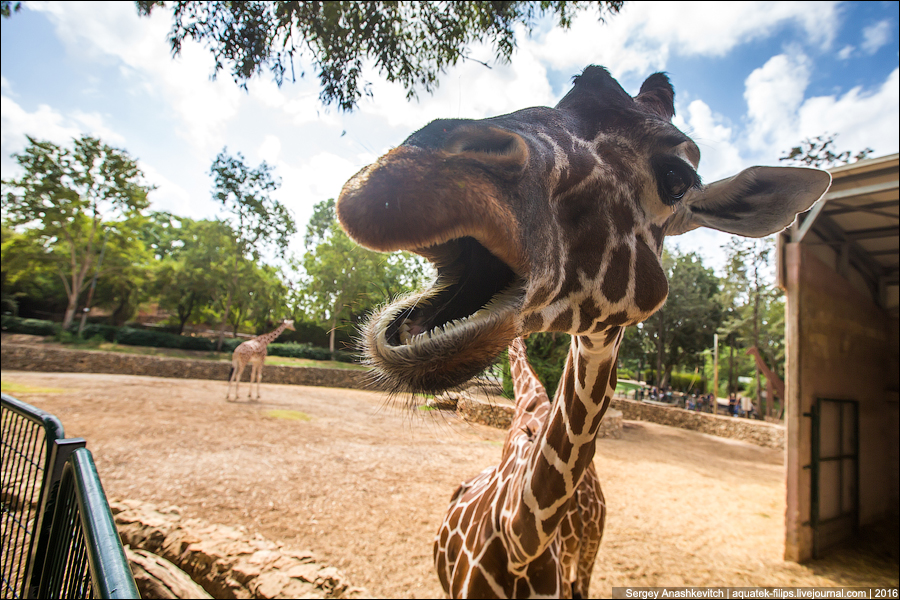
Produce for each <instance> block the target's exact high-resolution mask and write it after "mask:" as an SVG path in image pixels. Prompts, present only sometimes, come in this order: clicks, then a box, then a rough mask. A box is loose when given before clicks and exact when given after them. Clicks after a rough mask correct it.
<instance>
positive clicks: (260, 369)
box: [256, 359, 265, 400]
mask: <svg viewBox="0 0 900 600" xmlns="http://www.w3.org/2000/svg"><path fill="white" fill-rule="evenodd" d="M264 360H265V359H263V360H261V361H259V367H257V371H256V399H257V400H259V398H260V390H259V387H260V385H262V372H263V365H264V364H265V363H264V362H263V361H264Z"/></svg>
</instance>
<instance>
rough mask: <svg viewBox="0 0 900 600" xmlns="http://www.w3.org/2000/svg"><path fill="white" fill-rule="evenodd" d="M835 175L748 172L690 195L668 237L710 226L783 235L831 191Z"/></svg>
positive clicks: (796, 170) (753, 169)
mask: <svg viewBox="0 0 900 600" xmlns="http://www.w3.org/2000/svg"><path fill="white" fill-rule="evenodd" d="M830 185H831V175H830V174H829V173H828V172H827V171H821V170H819V169H806V168H798V167H750V168H749V169H745V170H743V171H741V172H740V173H738V174H737V175H735V176H734V177H730V178H728V179H723V180H721V181H716V182H715V183H711V184H709V185H705V186H703V187H702V188H701V189H699V190H692V191H691V192H689V193H688V194H687V195H686V196H685V198H684V200H683V201H682V203H681V205H680V206H679V207H678V209H677V210H676V212H675V214H673V215H672V216H671V217H669V220H668V221H666V224H665V232H666V235H680V234H682V233H686V232H688V231H691V230H692V229H696V228H697V227H711V228H712V229H718V230H719V231H725V232H727V233H734V234H736V235H742V236H744V237H765V236H767V235H770V234H772V233H775V232H777V231H781V230H782V229H784V228H785V227H787V226H788V225H790V224H791V223H793V221H794V218H796V216H797V213H801V212H803V211H805V210H807V209H809V207H810V206H812V205H813V204H814V203H815V202H816V200H818V199H819V198H821V197H822V195H823V194H824V193H825V192H826V191H827V190H828V187H829V186H830Z"/></svg>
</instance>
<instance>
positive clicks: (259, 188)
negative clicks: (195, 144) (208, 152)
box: [209, 148, 297, 348]
mask: <svg viewBox="0 0 900 600" xmlns="http://www.w3.org/2000/svg"><path fill="white" fill-rule="evenodd" d="M209 172H210V175H212V177H213V179H214V181H215V188H214V190H213V197H214V198H215V199H216V200H218V201H219V202H221V203H222V206H223V207H224V209H225V216H224V218H223V222H225V223H227V224H228V225H229V226H230V228H231V234H232V239H233V240H234V244H233V246H232V252H231V256H230V257H229V258H228V262H229V263H231V273H230V276H229V277H228V278H227V279H226V281H227V282H228V283H227V284H226V286H227V287H226V289H227V290H228V293H227V296H226V298H225V302H224V311H223V316H222V326H221V330H220V332H219V341H218V348H221V347H222V341H223V338H224V336H225V327H226V325H227V324H228V322H229V317H230V312H231V309H232V304H233V303H234V302H235V300H237V301H238V305H237V306H235V308H237V309H238V310H239V311H240V310H241V309H242V307H243V304H242V303H243V302H244V300H245V299H244V297H243V296H241V297H238V296H239V294H241V293H242V292H243V293H244V294H245V295H246V294H247V293H249V292H251V291H252V290H251V289H249V288H248V287H246V286H243V285H240V284H241V282H242V281H246V277H242V275H241V272H242V269H243V270H244V271H246V270H247V266H246V265H245V264H244V263H246V262H247V261H248V260H250V259H253V260H254V261H258V260H259V259H260V257H261V256H262V255H263V254H264V251H265V250H266V249H274V250H281V251H283V250H285V249H286V248H287V245H288V242H289V241H290V238H291V236H292V235H294V234H295V233H296V232H297V226H296V224H295V223H294V218H293V217H292V216H291V214H290V211H289V210H288V209H287V207H286V206H284V205H283V204H282V203H281V202H279V201H278V200H276V199H274V198H273V197H272V195H271V194H272V192H274V191H276V190H277V189H278V188H279V187H281V182H280V181H279V180H278V179H276V178H275V175H274V173H273V171H272V168H271V167H270V166H269V165H268V164H266V162H265V161H263V162H262V163H261V164H260V165H259V166H258V167H256V168H255V169H254V168H251V167H249V166H247V165H246V164H245V163H244V157H243V156H242V155H241V154H240V153H238V154H237V156H231V155H230V154H228V149H227V148H224V149H223V150H222V152H220V153H219V155H218V156H217V157H216V159H215V161H213V164H212V167H211V168H210V171H209ZM251 271H252V270H251ZM238 322H239V320H238ZM232 324H233V325H234V320H233V319H232ZM235 329H236V326H235Z"/></svg>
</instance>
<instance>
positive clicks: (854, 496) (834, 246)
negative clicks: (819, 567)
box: [778, 154, 900, 561]
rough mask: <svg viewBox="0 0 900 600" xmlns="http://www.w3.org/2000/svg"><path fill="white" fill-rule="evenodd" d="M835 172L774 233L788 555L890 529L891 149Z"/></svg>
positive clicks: (894, 290) (894, 462) (894, 161)
mask: <svg viewBox="0 0 900 600" xmlns="http://www.w3.org/2000/svg"><path fill="white" fill-rule="evenodd" d="M830 172H831V174H832V177H833V183H832V186H831V189H829V191H828V193H827V194H826V195H825V197H824V198H823V200H821V201H820V202H818V203H817V204H816V205H814V206H813V208H812V209H811V210H809V211H808V212H806V213H804V214H803V215H800V217H798V220H797V222H796V223H795V224H794V225H793V226H792V227H791V228H790V229H788V230H787V231H785V232H784V233H782V234H781V235H780V236H779V240H778V242H779V243H778V257H779V268H778V272H779V280H780V281H779V283H780V285H781V286H782V287H783V288H784V289H785V290H786V293H787V318H786V359H787V365H786V388H787V389H786V399H787V410H786V412H785V426H786V434H787V435H786V441H787V443H786V457H785V460H786V477H787V504H786V514H785V559H786V560H792V561H805V560H809V559H811V558H816V557H818V556H820V555H821V554H822V553H824V552H825V551H826V550H827V549H828V548H829V547H831V546H833V545H835V544H837V543H839V542H842V541H844V540H846V539H848V538H851V537H852V536H854V535H856V534H858V533H859V531H860V529H861V528H866V527H870V526H876V525H877V526H878V527H879V528H880V529H881V531H883V532H885V531H886V532H887V533H888V534H892V535H893V536H896V535H897V532H896V529H897V523H898V520H897V519H898V504H900V493H898V490H900V483H898V473H900V466H898V448H900V435H898V422H900V420H898V388H900V385H898V383H900V380H898V378H900V375H898V373H900V352H898V339H900V326H898V304H900V303H898V283H900V281H898V239H900V230H898V223H900V221H898V155H897V154H893V155H890V156H885V157H882V158H874V159H868V160H862V161H859V162H857V163H854V164H850V165H844V166H840V167H836V168H833V169H831V170H830ZM885 524H887V527H888V529H885Z"/></svg>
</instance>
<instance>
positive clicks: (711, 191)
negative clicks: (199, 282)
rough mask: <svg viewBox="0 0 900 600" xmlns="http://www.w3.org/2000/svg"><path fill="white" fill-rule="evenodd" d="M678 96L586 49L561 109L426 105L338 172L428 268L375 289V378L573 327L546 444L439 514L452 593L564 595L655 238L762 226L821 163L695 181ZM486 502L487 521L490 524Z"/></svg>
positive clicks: (485, 360)
mask: <svg viewBox="0 0 900 600" xmlns="http://www.w3.org/2000/svg"><path fill="white" fill-rule="evenodd" d="M674 95H675V92H674V90H673V88H672V85H671V84H670V83H669V79H668V77H666V76H665V75H664V74H662V73H657V74H654V75H651V76H650V77H649V78H648V79H647V80H646V81H645V82H644V84H643V85H642V86H641V90H640V93H639V94H638V95H637V96H635V97H633V98H632V97H631V96H630V95H629V94H628V93H626V92H625V91H624V90H623V89H622V88H621V87H620V86H619V84H618V83H617V82H616V81H615V79H613V78H612V76H610V74H609V73H608V72H607V71H606V69H604V68H602V67H597V66H590V67H588V68H586V69H585V70H584V72H583V73H582V74H581V75H580V76H578V77H576V78H575V83H574V86H573V88H572V89H571V90H570V91H569V93H568V94H566V96H565V97H564V98H563V99H562V100H561V101H560V102H559V104H558V105H557V106H556V108H546V107H537V108H527V109H524V110H520V111H517V112H514V113H511V114H508V115H502V116H499V117H493V118H489V119H483V120H479V121H474V120H464V119H440V120H437V121H433V122H431V123H430V124H428V125H427V126H425V127H424V128H422V129H420V130H419V131H417V132H415V133H413V134H412V135H411V136H410V137H409V138H407V140H406V141H405V142H404V143H403V144H401V145H400V146H398V147H397V148H394V149H393V150H391V151H390V152H388V153H387V154H386V155H384V156H383V157H381V158H379V159H378V160H377V161H376V162H375V163H374V164H372V165H370V166H368V167H366V168H364V169H363V170H361V171H360V172H359V173H357V174H356V175H355V176H354V177H353V178H352V179H350V180H349V181H348V182H347V183H346V184H345V185H344V189H343V190H342V192H341V195H340V198H339V199H338V202H337V215H338V218H339V220H340V222H341V225H342V226H343V227H344V229H345V230H346V231H347V233H348V234H349V235H350V236H351V237H352V238H353V239H355V240H356V241H357V242H359V243H360V244H362V245H363V246H366V247H368V248H371V249H373V250H379V251H383V252H391V251H394V250H408V251H412V252H416V253H417V254H420V255H421V256H424V257H425V258H426V259H428V260H429V261H431V262H432V263H433V264H434V265H435V267H436V269H437V276H436V278H435V280H434V283H433V284H432V286H431V287H430V288H429V289H427V290H425V291H422V292H420V293H417V294H414V295H411V296H407V297H404V298H400V299H398V300H396V301H394V302H392V303H390V304H388V305H387V306H385V307H384V308H382V309H381V310H379V311H378V312H377V313H375V315H374V316H373V317H372V318H371V319H370V321H369V322H368V324H367V325H366V327H365V329H364V331H363V345H364V350H365V353H366V356H367V359H368V360H369V362H370V363H371V365H372V366H373V367H374V368H375V369H376V371H377V373H378V374H379V376H380V378H381V381H382V383H383V384H385V385H387V386H388V387H391V388H392V389H394V390H397V391H400V390H413V391H439V390H442V389H446V388H448V387H452V386H456V385H460V384H462V383H464V382H465V381H467V380H468V379H470V378H471V377H473V376H475V375H477V374H478V373H480V372H481V371H483V370H484V369H485V368H487V367H488V366H490V365H491V364H492V362H493V360H494V359H495V357H496V356H497V355H498V354H499V353H500V352H502V351H503V350H505V349H506V348H507V347H508V346H509V345H510V344H511V343H512V342H513V340H514V339H515V338H516V337H519V336H522V335H527V334H529V333H533V332H538V331H561V332H566V333H569V334H571V335H572V343H571V346H570V349H569V354H568V357H567V359H566V367H565V370H564V372H563V378H562V380H561V381H560V387H559V389H558V390H557V393H556V395H555V397H554V401H553V406H552V408H551V409H550V414H549V416H548V418H547V420H546V421H545V422H544V424H543V426H542V429H541V433H539V434H538V436H537V437H536V439H541V440H543V441H542V442H541V444H542V446H543V448H544V450H543V451H542V452H540V453H535V454H534V455H532V456H530V458H529V461H530V462H529V463H528V466H527V468H526V469H524V470H523V471H522V472H520V473H518V474H517V475H516V478H515V480H514V481H511V482H510V485H509V486H508V489H507V491H506V493H505V495H497V496H491V495H488V496H484V497H483V499H481V500H478V501H476V502H473V503H471V504H470V505H469V506H468V507H467V510H466V511H464V512H463V513H462V514H461V515H459V518H458V521H454V520H453V517H452V515H451V520H450V521H449V527H450V528H451V529H453V530H457V529H458V530H459V531H465V532H466V533H465V535H464V536H454V537H453V538H452V539H448V547H447V550H446V551H445V552H444V554H443V555H441V554H440V553H439V555H438V557H437V558H438V568H439V570H440V573H439V577H440V579H441V583H442V585H443V586H444V590H445V591H446V592H447V593H448V594H449V595H450V596H452V597H491V596H492V597H519V596H550V597H555V596H556V595H557V594H560V595H562V594H568V593H574V589H573V588H574V585H570V583H568V582H570V581H571V574H570V573H568V572H566V563H565V562H564V559H563V556H562V555H561V553H560V550H559V545H558V543H557V540H558V539H559V537H560V532H561V531H562V530H563V528H564V527H565V522H566V519H567V516H568V515H569V514H570V513H569V509H570V507H571V502H572V498H573V497H574V496H575V495H576V494H577V491H578V490H580V489H581V487H580V486H581V482H582V481H583V479H584V478H586V477H590V476H589V475H588V473H589V472H590V469H591V464H592V460H593V456H594V449H595V435H596V433H597V431H598V429H599V427H600V421H601V419H602V418H603V415H604V413H605V412H606V409H607V407H608V406H609V402H610V399H611V397H612V394H613V391H614V389H615V383H616V375H615V373H616V371H615V365H616V357H617V354H618V349H619V344H620V342H621V340H622V337H623V332H624V329H623V328H624V327H625V326H627V325H634V324H637V323H639V322H641V321H643V320H645V319H647V318H648V317H649V316H650V315H652V314H653V313H654V312H655V311H656V310H658V309H659V307H660V306H662V304H663V302H665V299H666V296H667V294H668V282H667V281H666V276H665V272H664V270H663V268H662V265H661V258H660V257H661V254H662V249H663V240H664V238H665V237H666V236H667V235H678V234H681V233H685V232H687V231H690V230H692V229H694V228H697V227H700V226H705V227H712V228H714V229H719V230H722V231H726V232H729V233H735V234H739V235H745V236H751V237H762V236H765V235H769V234H771V233H774V232H776V231H780V230H781V229H783V228H784V227H786V226H787V225H789V224H790V223H791V222H792V221H793V220H794V218H795V217H796V214H797V213H798V212H800V211H804V210H807V209H808V208H809V207H810V206H811V205H812V204H813V203H814V202H815V201H816V200H817V199H818V198H820V197H821V196H822V194H824V193H825V191H826V190H827V189H828V186H829V185H830V182H831V177H830V175H829V174H828V173H826V172H824V171H820V170H818V169H804V168H786V167H752V168H750V169H747V170H745V171H743V172H741V173H739V174H737V175H735V176H734V177H731V178H729V179H726V180H723V181H718V182H715V183H712V184H708V185H704V184H702V183H701V181H700V177H699V176H698V175H697V171H696V169H697V165H698V163H699V160H700V150H699V148H698V147H697V145H696V144H695V143H694V142H693V141H692V140H691V139H690V138H689V137H687V136H686V135H685V134H683V133H682V132H681V131H679V130H678V129H677V128H675V127H674V126H673V125H672V123H671V119H672V117H673V116H674V114H675V105H674ZM521 440H522V441H520V442H519V443H520V444H522V443H525V441H526V440H525V437H524V436H521ZM466 493H468V492H467V490H465V489H463V490H459V491H458V494H457V496H456V498H459V497H460V496H459V495H460V494H463V495H464V494H466ZM457 501H458V500H454V502H457ZM451 510H452V509H451ZM455 514H458V511H456V512H455ZM489 514H494V515H496V516H497V517H498V519H497V520H496V521H491V523H492V529H491V530H490V535H485V534H487V533H488V531H487V530H483V529H481V527H482V525H483V524H484V523H486V522H487V520H486V519H487V518H488V517H487V515H489ZM572 584H574V582H572ZM570 590H572V591H571V592H570ZM583 593H587V592H583Z"/></svg>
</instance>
